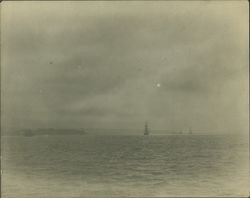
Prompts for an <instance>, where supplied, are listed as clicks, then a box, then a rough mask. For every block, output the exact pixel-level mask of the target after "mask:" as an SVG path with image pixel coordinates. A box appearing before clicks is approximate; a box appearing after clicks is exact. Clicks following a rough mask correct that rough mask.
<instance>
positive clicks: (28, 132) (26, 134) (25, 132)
mask: <svg viewBox="0 0 250 198" xmlns="http://www.w3.org/2000/svg"><path fill="white" fill-rule="evenodd" d="M23 135H24V136H25V137H32V136H34V135H35V134H34V133H33V132H32V131H31V130H26V131H24V134H23Z"/></svg>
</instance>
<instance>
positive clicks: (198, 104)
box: [1, 1, 249, 134]
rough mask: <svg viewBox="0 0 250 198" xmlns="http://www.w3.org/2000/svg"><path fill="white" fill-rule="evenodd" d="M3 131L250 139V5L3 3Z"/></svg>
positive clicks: (230, 3)
mask: <svg viewBox="0 0 250 198" xmlns="http://www.w3.org/2000/svg"><path fill="white" fill-rule="evenodd" d="M1 7H2V9H1V10H2V12H1V20H2V21H1V27H2V28H1V43H2V47H1V70H2V72H1V75H2V83H1V84H2V104H1V106H2V116H1V119H2V127H3V129H6V128H17V129H20V128H119V129H123V128H124V129H126V128H133V129H143V127H144V123H145V121H146V120H147V121H149V123H150V127H151V128H152V129H170V130H171V129H176V130H188V128H189V127H192V129H193V130H194V131H205V132H204V133H210V132H211V133H212V132H214V131H219V132H221V133H245V134H246V133H248V105H249V104H248V55H249V51H248V47H249V46H248V43H249V38H248V2H247V1H241V2H234V1H223V2H215V1H205V2H199V1H197V2H196V1H195V2H194V1H192V2H187V3H184V2H179V1H177V2H170V1H166V2H162V1H157V2H150V1H149V2H140V1H139V2H113V1H110V2H109V1H108V2H88V1H86V2H65V1H63V2H48V1H46V2H2V3H1Z"/></svg>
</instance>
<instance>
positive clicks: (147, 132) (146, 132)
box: [144, 122, 149, 135]
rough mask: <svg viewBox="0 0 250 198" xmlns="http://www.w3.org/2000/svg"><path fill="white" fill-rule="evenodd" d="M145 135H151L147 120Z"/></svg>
mask: <svg viewBox="0 0 250 198" xmlns="http://www.w3.org/2000/svg"><path fill="white" fill-rule="evenodd" d="M144 135H149V131H148V122H145V130H144Z"/></svg>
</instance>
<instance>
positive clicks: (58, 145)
mask: <svg viewBox="0 0 250 198" xmlns="http://www.w3.org/2000/svg"><path fill="white" fill-rule="evenodd" d="M248 148H249V147H248V140H247V139H244V138H238V137H236V136H223V135H221V136H219V135H209V136H208V135H166V136H160V135H158V136H115V135H114V136H112V135H110V136H109V135H106V136H101V135H99V136H91V135H82V136H49V137H45V136H34V137H2V169H3V173H2V197H4V198H5V197H6V198H7V197H13V198H36V197H48V198H56V197H68V198H71V197H98V196H99V197H100V196H101V197H102V196H103V197H111V196H113V197H121V196H122V197H126V196H134V197H136V196H144V197H152V196H156V197H168V196H169V197H173V196H179V197H180V196H183V197H187V196H191V197H195V196H207V197H208V196H209V197H211V196H222V197H225V196H233V197H235V196H247V195H248V194H249V193H248V186H249V185H248V178H249V173H248V167H249V165H248V160H247V159H248V158H249V153H248Z"/></svg>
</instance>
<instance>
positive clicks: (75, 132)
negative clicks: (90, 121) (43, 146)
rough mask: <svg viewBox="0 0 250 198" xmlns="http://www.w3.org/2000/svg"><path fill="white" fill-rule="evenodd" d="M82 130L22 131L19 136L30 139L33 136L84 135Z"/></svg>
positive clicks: (49, 129)
mask: <svg viewBox="0 0 250 198" xmlns="http://www.w3.org/2000/svg"><path fill="white" fill-rule="evenodd" d="M85 134H86V132H85V130H84V129H54V128H48V129H23V130H20V131H19V135H23V136H26V137H31V136H35V135H46V136H49V135H85Z"/></svg>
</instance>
